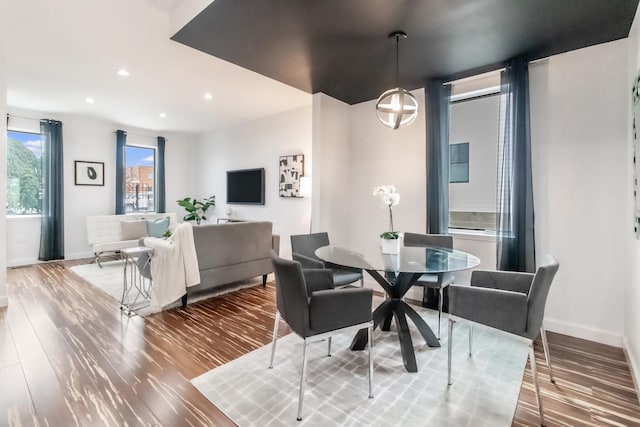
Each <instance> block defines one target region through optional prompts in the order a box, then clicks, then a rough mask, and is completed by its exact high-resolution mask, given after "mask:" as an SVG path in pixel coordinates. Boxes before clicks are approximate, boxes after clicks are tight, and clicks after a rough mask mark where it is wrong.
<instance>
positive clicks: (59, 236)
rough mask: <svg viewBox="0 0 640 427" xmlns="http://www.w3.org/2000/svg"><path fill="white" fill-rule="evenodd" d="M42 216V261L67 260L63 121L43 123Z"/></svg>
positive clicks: (40, 255)
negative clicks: (65, 247) (65, 256)
mask: <svg viewBox="0 0 640 427" xmlns="http://www.w3.org/2000/svg"><path fill="white" fill-rule="evenodd" d="M40 133H41V134H42V141H43V144H42V145H43V146H42V158H41V159H42V215H41V219H40V250H39V253H38V259H39V260H40V261H51V260H56V259H64V169H63V156H62V154H63V152H62V122H59V121H57V120H46V119H45V120H41V121H40Z"/></svg>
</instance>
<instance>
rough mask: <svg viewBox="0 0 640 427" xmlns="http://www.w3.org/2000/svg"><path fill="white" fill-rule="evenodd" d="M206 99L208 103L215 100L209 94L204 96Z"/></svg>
mask: <svg viewBox="0 0 640 427" xmlns="http://www.w3.org/2000/svg"><path fill="white" fill-rule="evenodd" d="M204 99H206V100H207V101H211V100H212V99H213V95H211V94H210V93H209V92H207V93H205V94H204Z"/></svg>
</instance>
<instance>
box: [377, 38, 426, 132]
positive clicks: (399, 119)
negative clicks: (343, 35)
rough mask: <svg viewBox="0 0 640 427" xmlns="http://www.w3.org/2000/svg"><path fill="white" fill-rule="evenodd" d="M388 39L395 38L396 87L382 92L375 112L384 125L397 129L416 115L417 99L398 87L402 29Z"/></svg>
mask: <svg viewBox="0 0 640 427" xmlns="http://www.w3.org/2000/svg"><path fill="white" fill-rule="evenodd" d="M389 38H390V39H396V87H395V88H393V89H389V90H388V91H386V92H384V93H383V94H382V95H380V97H379V98H378V102H376V114H377V115H378V119H380V121H381V122H382V124H384V125H385V126H387V127H389V128H391V129H398V128H399V127H401V126H406V125H410V124H411V123H413V121H414V120H415V119H416V117H418V101H416V98H415V97H414V96H413V95H412V94H411V93H410V92H409V91H408V90H406V89H403V88H401V87H400V83H399V78H398V62H399V61H398V58H399V50H400V49H399V43H400V39H406V38H407V34H406V33H405V32H403V31H394V32H393V33H391V34H389Z"/></svg>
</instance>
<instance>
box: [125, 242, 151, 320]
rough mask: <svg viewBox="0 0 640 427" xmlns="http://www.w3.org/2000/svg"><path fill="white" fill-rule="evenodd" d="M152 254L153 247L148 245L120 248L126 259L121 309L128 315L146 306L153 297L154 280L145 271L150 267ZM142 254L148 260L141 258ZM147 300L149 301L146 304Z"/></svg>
mask: <svg viewBox="0 0 640 427" xmlns="http://www.w3.org/2000/svg"><path fill="white" fill-rule="evenodd" d="M152 254H153V249H152V248H148V247H146V246H136V247H134V248H126V249H121V250H120V257H121V258H122V260H123V261H124V269H123V272H124V280H123V288H122V300H121V301H120V309H121V310H123V311H124V312H125V313H126V314H127V316H131V315H133V314H135V313H134V310H137V309H140V308H142V307H146V306H147V305H148V301H149V300H150V299H151V295H150V291H151V285H152V280H151V278H150V277H145V276H144V275H143V273H144V272H145V271H148V269H149V263H150V262H151V255H152ZM141 256H143V258H146V260H142V259H140V257H141ZM132 292H133V293H134V295H135V296H134V297H133V300H131V297H132V294H131V293H132ZM140 297H142V300H143V301H141V302H140V304H138V300H139V299H140ZM145 301H146V302H147V303H146V304H145Z"/></svg>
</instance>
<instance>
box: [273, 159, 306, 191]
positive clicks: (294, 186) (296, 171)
mask: <svg viewBox="0 0 640 427" xmlns="http://www.w3.org/2000/svg"><path fill="white" fill-rule="evenodd" d="M279 171H280V178H279V181H280V189H279V194H280V197H300V178H301V177H302V176H303V175H304V154H296V155H293V156H282V157H280V169H279Z"/></svg>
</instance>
